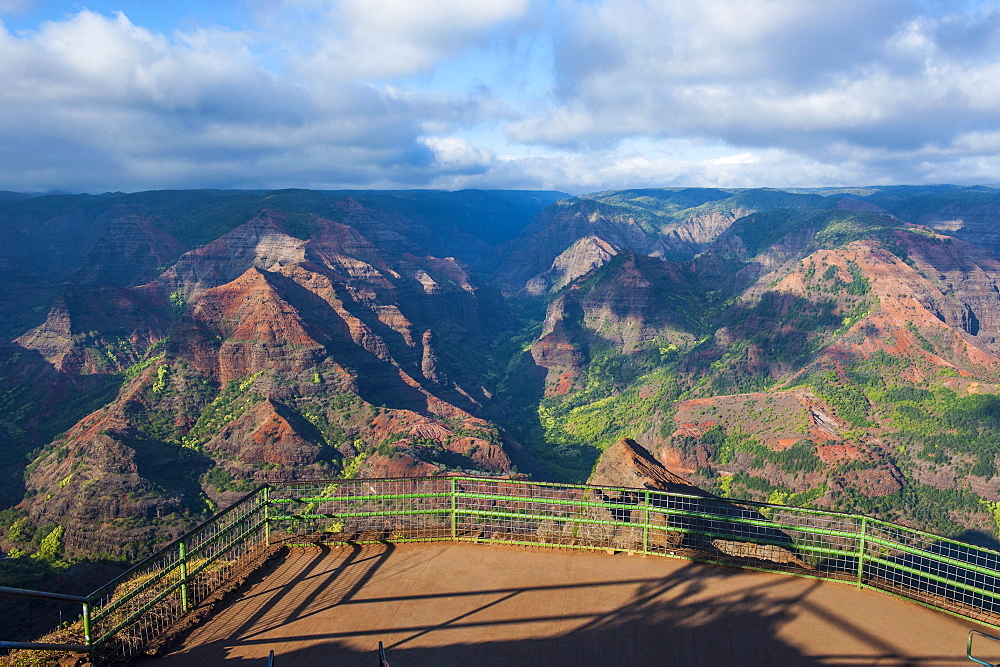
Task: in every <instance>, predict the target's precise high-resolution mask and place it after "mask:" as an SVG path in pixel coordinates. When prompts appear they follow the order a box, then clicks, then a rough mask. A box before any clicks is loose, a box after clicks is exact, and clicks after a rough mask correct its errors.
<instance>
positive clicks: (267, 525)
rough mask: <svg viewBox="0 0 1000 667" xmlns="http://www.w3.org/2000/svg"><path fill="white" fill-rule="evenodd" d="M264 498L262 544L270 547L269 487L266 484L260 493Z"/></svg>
mask: <svg viewBox="0 0 1000 667" xmlns="http://www.w3.org/2000/svg"><path fill="white" fill-rule="evenodd" d="M261 495H262V496H263V497H264V500H263V502H264V544H265V545H266V546H271V485H270V484H266V485H265V486H264V488H263V490H262V491H261Z"/></svg>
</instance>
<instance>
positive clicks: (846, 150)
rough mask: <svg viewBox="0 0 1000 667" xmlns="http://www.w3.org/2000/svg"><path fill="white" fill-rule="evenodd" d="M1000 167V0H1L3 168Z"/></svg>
mask: <svg viewBox="0 0 1000 667" xmlns="http://www.w3.org/2000/svg"><path fill="white" fill-rule="evenodd" d="M997 182H1000V0H998V1H982V2H961V1H959V0H953V1H947V2H945V1H935V0H919V1H918V0H913V1H909V0H864V1H857V0H836V1H833V0H829V1H827V0H699V2H692V1H690V0H673V1H671V0H659V1H654V0H650V1H649V2H642V1H639V0H475V1H474V2H473V1H471V0H326V1H320V0H210V1H203V0H202V1H199V0H171V1H170V2H164V1H163V0H93V1H91V2H82V1H81V2H52V1H44V0H0V190H19V191H45V190H64V191H72V192H104V191H109V190H125V191H133V190H146V189H158V188H190V187H214V188H278V187H306V188H411V187H417V188H444V189H458V188H465V187H477V188H531V189H540V188H541V189H559V190H564V191H568V192H572V193H581V192H587V191H594V190H601V189H608V188H620V187H657V186H675V185H703V186H774V187H787V186H828V185H864V184H885V183H961V184H972V183H997Z"/></svg>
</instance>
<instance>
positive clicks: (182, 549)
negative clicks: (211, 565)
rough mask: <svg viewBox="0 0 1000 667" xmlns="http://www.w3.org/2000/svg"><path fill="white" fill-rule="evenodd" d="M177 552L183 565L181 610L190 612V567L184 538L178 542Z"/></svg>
mask: <svg viewBox="0 0 1000 667" xmlns="http://www.w3.org/2000/svg"><path fill="white" fill-rule="evenodd" d="M177 554H178V557H179V559H180V566H181V612H182V613H185V614H186V613H188V568H187V546H186V545H185V544H184V540H181V541H180V542H178V543H177Z"/></svg>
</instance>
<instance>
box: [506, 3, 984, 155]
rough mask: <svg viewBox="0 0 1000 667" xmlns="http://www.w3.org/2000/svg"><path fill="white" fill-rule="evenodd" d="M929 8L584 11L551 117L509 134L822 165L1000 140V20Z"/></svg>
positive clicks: (526, 121) (567, 39)
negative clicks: (842, 157) (672, 143)
mask: <svg viewBox="0 0 1000 667" xmlns="http://www.w3.org/2000/svg"><path fill="white" fill-rule="evenodd" d="M922 6H923V5H921V4H918V3H910V2H894V3H873V2H866V1H852V2H838V3H815V2H814V3H810V2H800V1H798V0H757V1H753V2H739V3H733V2H727V1H724V0H712V1H710V2H699V3H656V4H646V3H638V2H634V1H632V0H604V1H603V2H597V3H595V4H593V5H581V6H579V7H578V9H579V11H578V12H577V14H576V15H575V22H574V23H573V24H572V26H571V27H570V28H569V29H567V30H566V32H565V36H564V38H563V40H562V41H561V42H560V44H559V47H558V52H557V57H556V63H557V64H558V68H559V69H558V72H557V80H558V81H559V86H558V88H557V90H556V91H555V92H556V95H555V98H554V103H553V104H552V105H550V106H548V107H547V108H542V109H540V110H538V111H536V112H535V113H532V114H529V115H527V116H526V117H525V118H523V119H521V120H519V121H517V122H514V123H512V124H511V125H510V127H509V133H510V136H511V138H512V139H513V140H516V141H523V142H533V143H538V144H547V145H551V146H559V147H566V146H573V147H581V146H590V147H602V146H609V145H613V144H615V143H616V142H618V141H620V140H621V139H623V138H626V137H631V136H640V135H641V136H653V137H662V138H669V137H701V138H709V137H712V138H719V139H722V140H723V141H726V142H728V143H729V144H730V145H732V146H747V145H752V146H757V147H771V146H775V147H782V148H785V149H787V150H804V151H810V152H812V151H818V150H822V149H823V147H825V146H827V145H829V144H830V143H834V142H839V141H846V142H849V143H857V144H859V145H868V146H873V147H885V148H899V147H902V146H905V147H907V148H910V149H915V148H917V147H920V146H922V145H925V144H936V143H947V142H949V141H950V140H951V139H952V138H953V137H954V136H955V135H956V133H958V132H967V131H970V130H988V129H990V128H993V127H997V125H998V123H1000V76H998V75H1000V12H997V11H988V10H989V6H987V8H986V9H984V10H983V11H980V12H978V13H968V14H961V15H945V16H939V17H931V16H920V15H919V14H917V11H918V10H919V9H921V7H922ZM946 7H947V5H946ZM970 41H976V42H977V47H976V48H975V49H972V48H970V46H969V42H970Z"/></svg>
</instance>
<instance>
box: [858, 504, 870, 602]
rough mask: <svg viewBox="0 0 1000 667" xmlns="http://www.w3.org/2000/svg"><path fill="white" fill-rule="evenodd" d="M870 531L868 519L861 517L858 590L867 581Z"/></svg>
mask: <svg viewBox="0 0 1000 667" xmlns="http://www.w3.org/2000/svg"><path fill="white" fill-rule="evenodd" d="M867 529H868V517H866V516H864V515H862V517H861V537H860V538H859V540H858V588H861V587H862V586H864V581H865V549H866V546H865V534H866V533H867Z"/></svg>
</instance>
